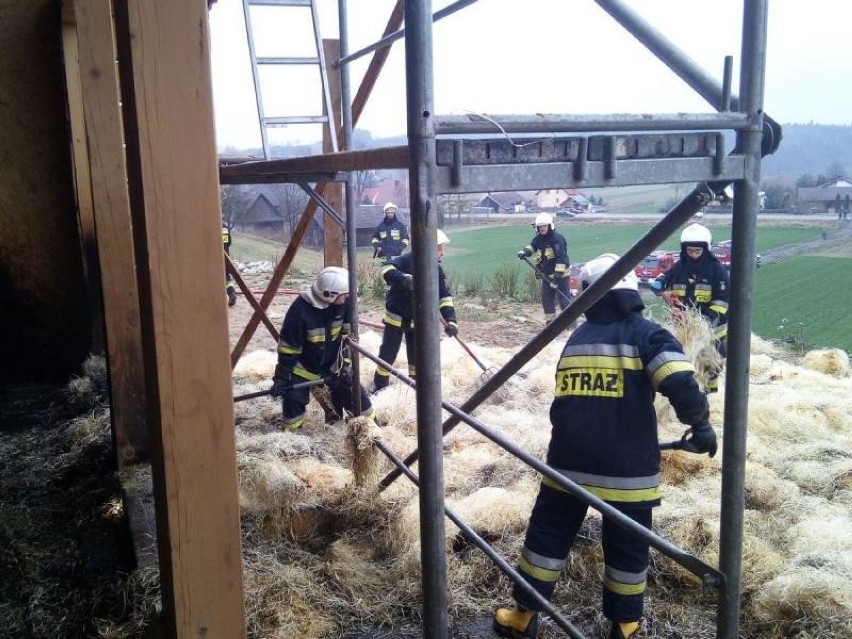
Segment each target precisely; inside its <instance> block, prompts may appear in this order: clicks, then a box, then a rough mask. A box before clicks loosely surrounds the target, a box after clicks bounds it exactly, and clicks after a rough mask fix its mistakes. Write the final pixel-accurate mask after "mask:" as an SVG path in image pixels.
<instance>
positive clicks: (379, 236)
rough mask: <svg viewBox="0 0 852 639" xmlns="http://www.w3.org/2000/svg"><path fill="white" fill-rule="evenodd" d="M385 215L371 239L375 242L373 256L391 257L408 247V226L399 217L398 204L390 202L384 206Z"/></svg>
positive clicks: (400, 253)
mask: <svg viewBox="0 0 852 639" xmlns="http://www.w3.org/2000/svg"><path fill="white" fill-rule="evenodd" d="M383 210H384V214H385V217H384V219H382V221H381V222H379V225H378V226H377V227H376V230H375V231H374V232H373V238H372V239H371V240H370V241H371V243H372V244H373V257H381V258H384V259H386V260H387V259H390V258H392V257H396V256H397V255H402V252H403V251H404V250H405V249H406V248H407V247H408V228H406V226H405V224H403V223H402V222H400V221H399V219H398V218H397V216H396V214H397V208H396V204H394V203H393V202H388V203H387V204H385V206H384V209H383Z"/></svg>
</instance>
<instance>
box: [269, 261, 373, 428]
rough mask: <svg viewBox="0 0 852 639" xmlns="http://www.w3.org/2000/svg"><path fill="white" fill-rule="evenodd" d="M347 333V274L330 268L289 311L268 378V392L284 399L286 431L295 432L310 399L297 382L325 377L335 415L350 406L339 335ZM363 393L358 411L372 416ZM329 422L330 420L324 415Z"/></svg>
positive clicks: (349, 379) (347, 372) (350, 381)
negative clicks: (274, 364)
mask: <svg viewBox="0 0 852 639" xmlns="http://www.w3.org/2000/svg"><path fill="white" fill-rule="evenodd" d="M348 332H349V274H348V272H347V271H346V269H344V268H340V267H338V266H329V267H327V268H324V269H323V270H322V271H320V273H319V275H318V276H317V278H316V281H314V283H313V284H311V285H310V286H309V287H308V288H306V289H305V290H304V291H302V292H301V293H300V294H299V296H298V297H297V298H296V299H295V300H294V301H293V303H292V304H291V305H290V308H289V309H287V314H286V316H285V317H284V324H283V325H282V327H281V333H280V337H279V340H278V365H277V366H276V367H275V375H274V377H273V379H272V382H273V385H272V396H273V397H280V398H282V411H283V415H284V429H285V430H290V431H293V430H298V429H299V428H301V427H302V424H303V423H304V418H305V408H306V407H307V405H308V402H309V401H310V391H309V389H308V388H299V389H293V388H291V386H292V385H293V384H297V383H299V382H306V381H311V380H318V379H320V378H327V379H328V381H327V382H326V385H327V386H328V389H329V391H330V394H331V403H332V405H333V409H334V411H335V412H336V416H337V417H338V418H341V417H342V416H343V411H344V410H348V411H351V410H352V386H353V384H354V383H355V382H354V381H353V379H352V369H351V367H350V365H349V364H350V361H349V356H348V352H347V351H348V349H346V348H345V347H344V345H343V341H342V339H341V337H342V336H343V335H344V334H346V333H348ZM358 388H359V390H360V392H361V407H362V414H363V415H365V416H367V417H368V418H373V417H374V416H375V411H374V410H373V407H372V404H371V403H370V400H369V398H368V397H367V394H366V392H365V391H364V389H363V388H362V387H361V385H360V384H358ZM327 421H328V419H327Z"/></svg>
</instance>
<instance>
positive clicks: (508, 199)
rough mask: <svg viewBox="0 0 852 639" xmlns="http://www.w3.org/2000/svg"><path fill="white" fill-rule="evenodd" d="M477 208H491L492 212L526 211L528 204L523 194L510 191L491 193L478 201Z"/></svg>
mask: <svg viewBox="0 0 852 639" xmlns="http://www.w3.org/2000/svg"><path fill="white" fill-rule="evenodd" d="M475 208H478V209H491V212H492V213H523V212H524V211H526V204H525V203H524V196H523V195H521V194H520V193H515V192H514V191H510V192H508V193H489V194H488V195H486V196H485V197H484V198H482V199H481V200H479V201H478V202H477V203H476V205H475Z"/></svg>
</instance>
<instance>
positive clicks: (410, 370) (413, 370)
mask: <svg viewBox="0 0 852 639" xmlns="http://www.w3.org/2000/svg"><path fill="white" fill-rule="evenodd" d="M415 375H417V369H416V368H415V367H414V364H409V365H408V376H409V377H414V376H415Z"/></svg>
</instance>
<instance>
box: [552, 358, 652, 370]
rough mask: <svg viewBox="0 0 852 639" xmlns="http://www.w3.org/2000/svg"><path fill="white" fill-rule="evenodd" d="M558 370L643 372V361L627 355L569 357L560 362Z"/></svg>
mask: <svg viewBox="0 0 852 639" xmlns="http://www.w3.org/2000/svg"><path fill="white" fill-rule="evenodd" d="M556 368H557V370H562V369H564V368H614V369H623V370H627V371H641V370H642V360H641V359H640V358H639V357H630V356H627V355H568V356H567V357H563V358H561V359H560V360H559V365H558V366H557V367H556Z"/></svg>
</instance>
